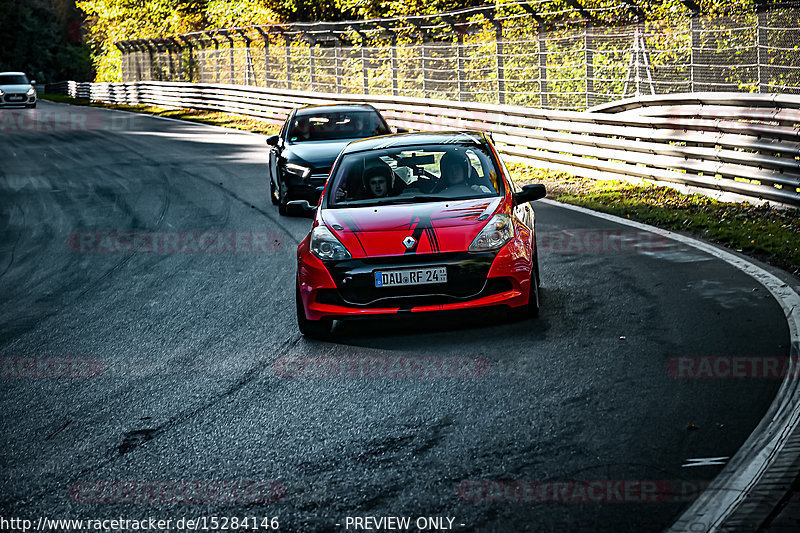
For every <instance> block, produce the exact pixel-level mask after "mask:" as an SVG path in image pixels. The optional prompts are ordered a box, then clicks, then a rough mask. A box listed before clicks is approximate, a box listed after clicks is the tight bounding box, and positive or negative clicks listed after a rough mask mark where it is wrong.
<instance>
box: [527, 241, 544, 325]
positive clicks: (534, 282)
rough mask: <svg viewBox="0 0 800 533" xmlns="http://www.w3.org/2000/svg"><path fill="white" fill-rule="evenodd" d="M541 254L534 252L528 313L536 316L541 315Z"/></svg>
mask: <svg viewBox="0 0 800 533" xmlns="http://www.w3.org/2000/svg"><path fill="white" fill-rule="evenodd" d="M540 296H541V293H540V291H539V254H538V253H534V254H533V266H532V268H531V294H530V296H528V306H527V307H528V309H527V311H528V315H529V316H531V317H533V318H535V317H537V316H539V307H540V304H539V297H540Z"/></svg>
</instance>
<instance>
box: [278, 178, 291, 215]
mask: <svg viewBox="0 0 800 533" xmlns="http://www.w3.org/2000/svg"><path fill="white" fill-rule="evenodd" d="M287 203H289V186H288V185H286V182H284V181H283V180H282V179H280V178H278V213H280V214H281V215H283V216H286V204H287Z"/></svg>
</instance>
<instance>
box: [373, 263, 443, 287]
mask: <svg viewBox="0 0 800 533" xmlns="http://www.w3.org/2000/svg"><path fill="white" fill-rule="evenodd" d="M430 283H447V268H446V267H434V268H415V269H408V270H383V271H378V272H375V286H376V287H402V286H404V285H428V284H430Z"/></svg>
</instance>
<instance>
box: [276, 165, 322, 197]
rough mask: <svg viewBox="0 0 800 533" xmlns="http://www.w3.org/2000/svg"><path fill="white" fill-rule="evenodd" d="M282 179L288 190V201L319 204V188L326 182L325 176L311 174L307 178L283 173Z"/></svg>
mask: <svg viewBox="0 0 800 533" xmlns="http://www.w3.org/2000/svg"><path fill="white" fill-rule="evenodd" d="M283 179H284V181H285V183H286V185H287V188H288V189H289V199H290V200H308V202H309V203H310V204H311V205H316V204H317V202H319V195H320V190H319V189H320V187H324V186H325V183H326V182H327V181H328V175H327V174H312V175H310V176H309V177H307V178H303V177H301V176H298V175H297V174H293V173H291V172H286V171H284V172H283Z"/></svg>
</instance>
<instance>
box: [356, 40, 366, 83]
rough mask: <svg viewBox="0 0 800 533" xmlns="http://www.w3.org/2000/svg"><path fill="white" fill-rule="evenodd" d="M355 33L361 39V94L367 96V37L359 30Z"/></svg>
mask: <svg viewBox="0 0 800 533" xmlns="http://www.w3.org/2000/svg"><path fill="white" fill-rule="evenodd" d="M356 33H357V34H358V35H359V37H361V72H362V73H363V75H364V82H363V93H364V94H369V71H368V69H367V61H368V59H367V35H366V34H365V33H363V32H361V31H359V30H356Z"/></svg>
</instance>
